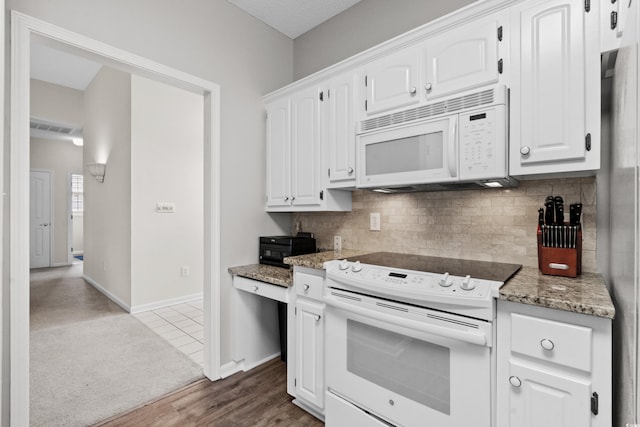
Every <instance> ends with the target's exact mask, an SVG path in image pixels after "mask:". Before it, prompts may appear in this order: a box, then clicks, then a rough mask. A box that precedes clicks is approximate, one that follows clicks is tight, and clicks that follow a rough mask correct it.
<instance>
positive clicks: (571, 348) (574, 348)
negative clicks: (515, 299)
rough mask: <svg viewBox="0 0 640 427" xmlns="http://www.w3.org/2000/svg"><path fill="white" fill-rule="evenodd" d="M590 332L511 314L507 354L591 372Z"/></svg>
mask: <svg viewBox="0 0 640 427" xmlns="http://www.w3.org/2000/svg"><path fill="white" fill-rule="evenodd" d="M591 335H592V330H591V328H586V327H584V326H578V325H572V324H569V323H562V322H555V321H552V320H547V319H540V318H538V317H530V316H525V315H522V314H516V313H512V314H511V351H512V352H515V353H521V354H524V355H527V356H531V357H535V358H537V359H541V360H545V361H548V362H552V363H556V364H558V365H563V366H568V367H571V368H576V369H580V370H582V371H585V372H591V350H592V349H591V347H592V344H591V343H592V337H591Z"/></svg>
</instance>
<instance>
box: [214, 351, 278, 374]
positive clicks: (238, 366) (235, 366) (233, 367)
mask: <svg viewBox="0 0 640 427" xmlns="http://www.w3.org/2000/svg"><path fill="white" fill-rule="evenodd" d="M276 357H280V352H277V353H274V354H272V355H270V356H267V357H265V358H264V359H261V360H258V361H257V362H253V363H251V364H246V363H245V361H244V359H243V360H241V361H239V362H236V361H235V360H232V361H231V362H228V363H225V364H224V365H222V366H221V367H220V376H221V378H227V377H229V376H231V375H233V374H236V373H238V372H240V371H243V372H247V371H250V370H252V369H253V368H257V367H258V366H260V365H262V364H264V363H267V362H268V361H270V360H272V359H275V358H276Z"/></svg>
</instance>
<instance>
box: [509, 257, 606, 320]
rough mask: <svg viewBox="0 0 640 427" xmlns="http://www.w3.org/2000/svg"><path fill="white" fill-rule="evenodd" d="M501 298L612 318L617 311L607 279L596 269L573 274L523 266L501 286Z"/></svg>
mask: <svg viewBox="0 0 640 427" xmlns="http://www.w3.org/2000/svg"><path fill="white" fill-rule="evenodd" d="M499 299H500V300H504V301H511V302H519V303H522V304H529V305H536V306H539V307H547V308H554V309H557V310H564V311H571V312H574V313H580V314H587V315H591V316H597V317H605V318H609V319H613V318H614V316H615V313H616V310H615V307H614V306H613V302H612V301H611V297H610V296H609V291H608V290H607V287H606V286H605V283H604V279H603V278H602V276H601V275H600V274H596V273H582V274H581V275H580V276H578V277H576V278H571V277H561V276H549V275H545V274H542V273H541V272H540V271H539V270H538V269H537V268H533V267H522V269H521V270H520V271H519V272H518V273H516V275H515V276H513V277H512V278H511V279H510V280H509V281H508V282H507V283H505V284H504V285H503V286H502V288H500V296H499Z"/></svg>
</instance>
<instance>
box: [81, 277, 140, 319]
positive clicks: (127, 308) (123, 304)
mask: <svg viewBox="0 0 640 427" xmlns="http://www.w3.org/2000/svg"><path fill="white" fill-rule="evenodd" d="M82 278H83V279H84V280H86V282H87V283H88V284H90V285H91V286H93V287H94V288H96V289H97V290H98V291H99V292H100V293H102V294H103V295H104V296H106V297H107V298H109V299H110V300H111V301H113V302H115V303H116V304H118V305H119V306H120V308H122V309H123V310H125V311H126V312H127V313H131V307H130V306H129V304H127V303H126V302H124V301H122V300H121V299H120V298H118V297H117V296H115V295H114V294H112V293H111V292H110V291H109V290H107V289H106V288H104V287H103V286H102V285H100V284H99V283H98V282H96V281H95V280H93V279H92V278H91V277H89V276H87V275H86V274H83V275H82Z"/></svg>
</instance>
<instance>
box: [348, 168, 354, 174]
mask: <svg viewBox="0 0 640 427" xmlns="http://www.w3.org/2000/svg"><path fill="white" fill-rule="evenodd" d="M347 172H349V175H351V174H352V173H353V168H352V167H349V168H347Z"/></svg>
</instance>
